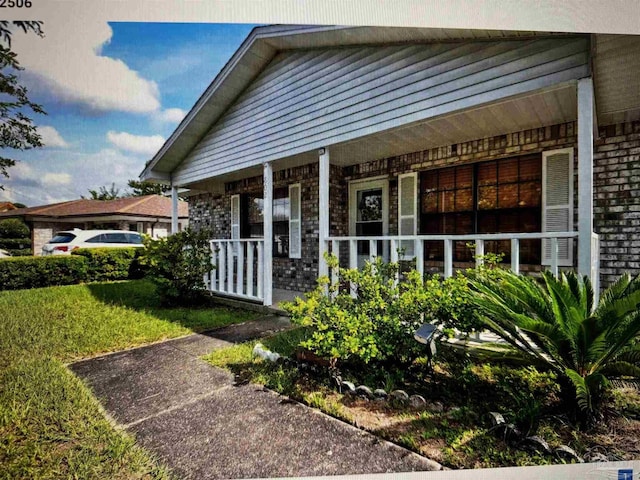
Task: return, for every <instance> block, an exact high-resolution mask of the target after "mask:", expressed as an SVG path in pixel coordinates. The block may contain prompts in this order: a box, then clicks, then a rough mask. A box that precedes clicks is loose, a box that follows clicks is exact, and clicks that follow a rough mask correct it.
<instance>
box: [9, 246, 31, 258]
mask: <svg viewBox="0 0 640 480" xmlns="http://www.w3.org/2000/svg"><path fill="white" fill-rule="evenodd" d="M3 250H5V251H6V252H7V253H8V254H9V255H11V256H12V257H30V256H31V255H33V251H32V250H31V249H30V248H4V249H3Z"/></svg>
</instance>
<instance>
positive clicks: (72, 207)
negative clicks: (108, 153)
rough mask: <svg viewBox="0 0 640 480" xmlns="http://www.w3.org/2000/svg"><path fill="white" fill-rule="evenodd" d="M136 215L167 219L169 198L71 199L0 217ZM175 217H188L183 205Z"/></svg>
mask: <svg viewBox="0 0 640 480" xmlns="http://www.w3.org/2000/svg"><path fill="white" fill-rule="evenodd" d="M113 215H126V216H140V217H164V218H167V219H170V218H171V199H170V198H167V197H163V196H161V195H146V196H143V197H128V198H118V199H116V200H104V201H103V200H87V199H80V200H71V201H69V202H61V203H53V204H51V205H41V206H38V207H28V208H18V209H16V210H11V211H8V212H2V213H0V217H17V216H20V217H47V218H51V219H56V218H59V219H63V218H67V217H89V216H91V217H94V216H113ZM178 216H179V217H183V218H186V217H188V216H189V207H188V205H187V203H186V202H182V201H180V202H178Z"/></svg>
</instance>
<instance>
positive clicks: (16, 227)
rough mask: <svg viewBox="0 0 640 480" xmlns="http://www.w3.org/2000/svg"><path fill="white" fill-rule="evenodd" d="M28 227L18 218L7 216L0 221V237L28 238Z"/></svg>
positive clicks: (29, 232)
mask: <svg viewBox="0 0 640 480" xmlns="http://www.w3.org/2000/svg"><path fill="white" fill-rule="evenodd" d="M30 235H31V231H30V230H29V227H28V226H27V225H26V224H25V223H24V222H23V221H22V220H20V219H18V218H7V219H5V220H1V221H0V238H29V236H30Z"/></svg>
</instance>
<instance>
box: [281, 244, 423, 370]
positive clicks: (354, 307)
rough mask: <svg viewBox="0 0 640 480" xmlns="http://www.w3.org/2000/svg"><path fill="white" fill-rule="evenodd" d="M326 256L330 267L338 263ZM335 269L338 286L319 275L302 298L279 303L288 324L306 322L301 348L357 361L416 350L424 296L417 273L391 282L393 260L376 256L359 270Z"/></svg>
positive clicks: (398, 357)
mask: <svg viewBox="0 0 640 480" xmlns="http://www.w3.org/2000/svg"><path fill="white" fill-rule="evenodd" d="M326 258H327V261H328V262H329V265H330V267H331V268H336V267H337V266H338V260H337V259H336V258H335V257H329V256H327V257H326ZM339 272H340V273H339V275H340V279H341V282H342V284H343V285H344V288H340V285H337V284H334V285H329V279H328V278H326V277H325V278H322V279H320V280H319V282H318V283H319V284H318V287H317V288H316V289H315V290H313V291H312V292H311V293H309V294H307V298H306V299H305V300H302V299H300V298H298V299H296V301H295V302H291V303H287V304H284V309H285V310H286V311H287V312H289V313H290V314H291V319H292V321H293V322H294V323H297V324H300V325H305V326H310V327H312V329H311V333H310V336H309V338H308V339H307V340H305V341H303V342H302V343H301V346H302V347H304V348H307V349H309V350H311V351H312V352H314V353H315V354H317V355H320V356H323V357H328V358H332V359H340V360H355V361H359V362H363V363H369V362H370V361H371V360H373V359H376V360H389V359H393V360H394V361H398V362H407V361H410V360H411V359H412V358H413V357H414V355H415V354H416V352H417V351H421V349H420V347H419V346H418V344H417V342H416V341H415V340H414V339H413V333H414V332H415V330H416V329H417V328H418V326H419V325H420V324H421V323H422V320H421V313H422V308H421V306H422V305H424V304H425V303H426V301H427V298H426V296H425V294H424V288H423V284H422V279H421V278H420V275H419V274H418V273H417V272H415V271H413V272H409V273H407V274H406V278H405V281H403V282H396V281H395V275H396V274H397V273H398V265H397V264H396V263H385V262H383V261H382V259H381V258H379V257H378V258H376V260H375V261H374V262H371V263H369V262H367V263H366V264H365V266H364V267H363V268H362V269H360V270H358V269H343V268H341V269H340V270H339ZM327 291H328V294H327V293H326V292H327ZM352 293H353V295H352Z"/></svg>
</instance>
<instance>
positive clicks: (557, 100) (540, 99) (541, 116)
mask: <svg viewBox="0 0 640 480" xmlns="http://www.w3.org/2000/svg"><path fill="white" fill-rule="evenodd" d="M576 98H577V97H576V84H575V83H569V84H565V85H559V86H556V87H554V88H549V89H545V90H543V91H537V92H531V93H529V94H526V95H521V96H518V97H513V98H509V99H503V100H500V101H497V102H494V103H490V104H486V105H482V106H480V107H477V108H473V109H468V110H464V111H461V112H456V113H454V114H451V115H445V116H442V117H436V118H433V119H431V120H429V121H427V122H420V123H414V124H410V125H406V126H403V127H399V128H395V129H392V130H388V131H386V132H382V133H379V134H376V135H371V136H366V137H361V138H359V139H357V140H354V141H351V142H348V143H342V144H335V145H327V147H328V148H329V151H330V156H331V163H332V164H336V165H340V166H347V165H354V164H357V163H364V162H369V161H373V160H379V159H382V158H388V157H393V156H397V155H403V154H406V153H412V152H418V151H421V150H427V149H430V148H436V147H442V146H446V145H451V144H455V143H461V142H467V141H471V140H479V139H482V138H486V137H491V136H495V135H503V134H507V133H513V132H519V131H522V130H527V129H530V128H538V127H543V126H548V125H555V124H558V123H565V122H570V121H574V120H576V118H577V103H576ZM317 161H318V152H317V151H315V150H314V151H310V152H305V153H303V154H300V155H296V156H293V157H287V158H283V159H280V160H277V161H275V162H274V164H273V168H274V171H277V170H282V169H285V168H291V167H295V166H301V165H306V164H309V163H314V162H317ZM257 175H262V168H261V167H254V168H250V169H246V170H241V171H236V172H233V173H230V174H227V175H223V176H220V177H217V178H215V179H212V180H210V181H206V182H200V183H197V184H192V185H190V188H191V189H192V190H194V193H197V191H212V190H213V191H215V190H216V189H221V188H222V186H223V184H224V182H229V181H233V180H238V179H242V178H248V177H252V176H257Z"/></svg>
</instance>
